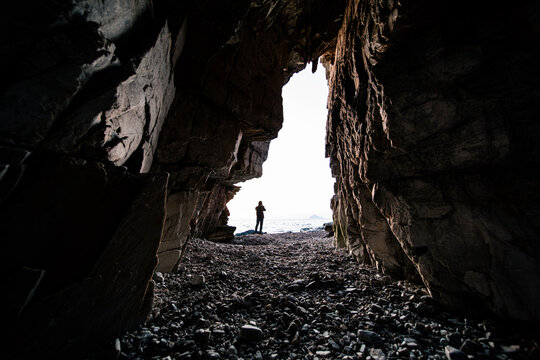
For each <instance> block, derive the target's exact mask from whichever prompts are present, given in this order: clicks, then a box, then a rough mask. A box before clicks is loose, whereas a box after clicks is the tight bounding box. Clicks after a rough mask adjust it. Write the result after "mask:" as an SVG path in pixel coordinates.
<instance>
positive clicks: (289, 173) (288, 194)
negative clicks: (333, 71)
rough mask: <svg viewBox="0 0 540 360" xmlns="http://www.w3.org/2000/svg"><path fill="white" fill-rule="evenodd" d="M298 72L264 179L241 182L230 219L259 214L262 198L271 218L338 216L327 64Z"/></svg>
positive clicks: (286, 94)
mask: <svg viewBox="0 0 540 360" xmlns="http://www.w3.org/2000/svg"><path fill="white" fill-rule="evenodd" d="M317 68H318V69H317V72H316V73H315V74H312V73H311V66H309V65H308V66H307V67H306V69H305V70H303V71H301V72H299V73H296V74H295V75H293V77H292V79H291V80H289V82H288V83H287V84H286V85H285V86H284V87H283V91H282V97H283V115H284V122H283V127H282V128H281V130H280V131H279V134H278V137H277V138H276V139H274V140H272V142H271V143H270V150H269V153H268V159H267V160H266V161H265V162H264V164H263V175H262V177H260V178H257V179H252V180H248V181H246V182H243V183H240V184H237V185H240V186H241V190H240V191H239V192H238V193H237V194H236V195H235V197H234V198H233V199H232V200H231V201H230V202H229V203H228V204H227V207H228V208H229V211H230V212H231V215H230V220H233V221H234V220H235V219H251V218H255V206H257V203H258V202H259V201H262V202H263V205H264V206H265V208H266V212H265V218H266V219H306V218H308V217H310V216H311V215H318V216H321V217H323V218H325V219H330V218H331V217H332V211H331V210H330V199H331V198H332V196H333V194H334V179H333V178H332V177H331V175H330V165H329V159H326V158H325V157H324V139H325V134H326V130H325V127H326V115H327V109H326V100H327V97H328V85H327V82H326V76H325V70H324V67H323V66H322V65H319V66H318V67H317Z"/></svg>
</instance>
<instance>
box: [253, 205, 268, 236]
mask: <svg viewBox="0 0 540 360" xmlns="http://www.w3.org/2000/svg"><path fill="white" fill-rule="evenodd" d="M265 211H266V209H265V208H264V206H263V203H262V201H259V205H258V206H257V207H256V208H255V212H256V213H257V223H256V224H255V233H257V227H259V226H260V227H259V234H262V227H263V221H264V212H265Z"/></svg>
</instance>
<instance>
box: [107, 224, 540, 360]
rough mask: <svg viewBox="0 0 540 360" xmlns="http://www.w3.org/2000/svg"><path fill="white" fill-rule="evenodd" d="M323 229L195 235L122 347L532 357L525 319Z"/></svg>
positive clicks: (148, 351) (183, 355) (342, 355)
mask: <svg viewBox="0 0 540 360" xmlns="http://www.w3.org/2000/svg"><path fill="white" fill-rule="evenodd" d="M325 234H326V233H325V232H324V231H315V232H305V233H285V234H264V235H247V236H243V237H237V238H236V239H235V240H234V242H233V243H229V244H220V243H213V242H209V241H206V240H200V239H194V240H191V241H190V243H189V245H188V248H187V250H186V253H185V256H184V258H183V262H182V266H181V268H180V269H179V270H178V272H177V273H172V274H159V273H157V274H156V276H155V280H156V295H155V304H154V311H153V313H152V315H151V317H150V319H149V321H148V322H147V323H146V324H145V325H144V326H141V327H140V328H138V329H136V330H135V331H132V332H129V333H127V334H125V335H124V336H123V337H122V338H121V339H120V348H121V354H120V359H163V360H165V359H167V360H169V359H324V358H327V359H374V360H380V359H447V358H448V359H467V358H486V359H499V360H505V359H535V358H536V359H538V358H540V350H539V343H538V340H537V338H536V335H531V334H530V332H527V331H524V328H523V327H521V328H520V327H519V326H516V325H515V324H513V325H512V326H509V325H508V324H501V323H498V322H497V321H494V320H486V319H480V320H479V319H470V318H463V317H461V316H459V315H455V314H450V313H447V312H445V311H443V310H442V309H441V308H439V307H438V306H437V305H436V304H434V303H433V302H432V301H431V299H430V298H429V297H428V296H427V294H426V292H425V290H423V289H422V288H420V287H418V286H415V285H412V284H410V283H407V282H404V281H393V280H391V279H390V278H389V277H387V276H384V275H381V274H380V273H378V272H377V271H376V270H375V269H373V268H371V267H367V266H364V265H360V264H358V263H356V262H355V261H353V260H352V259H351V257H350V256H349V255H348V254H347V253H346V252H345V251H342V250H336V249H334V247H333V244H332V239H330V238H325ZM529 331H530V330H529ZM518 333H523V334H525V335H523V334H521V335H518ZM117 346H118V341H117Z"/></svg>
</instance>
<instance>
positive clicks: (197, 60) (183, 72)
mask: <svg viewBox="0 0 540 360" xmlns="http://www.w3.org/2000/svg"><path fill="white" fill-rule="evenodd" d="M32 5H35V6H32V8H31V10H29V9H28V4H23V3H20V4H16V5H13V6H10V8H9V9H7V5H2V7H3V8H2V9H1V10H2V11H0V13H1V14H2V15H3V16H2V22H1V24H2V25H1V26H3V28H2V30H3V31H2V32H1V34H0V43H1V49H2V54H3V58H5V59H6V64H5V66H2V67H1V69H0V73H1V74H2V78H3V82H2V85H1V86H0V117H1V121H0V201H1V204H0V214H1V215H2V218H1V224H0V225H1V229H0V230H2V235H3V240H4V241H3V244H2V258H3V260H4V261H3V264H2V270H3V275H4V277H5V278H6V279H7V280H8V283H9V284H11V285H13V286H12V287H11V288H13V292H12V296H10V298H9V299H8V302H9V304H8V305H9V309H10V312H11V315H13V316H12V317H11V318H10V319H9V323H8V324H7V326H12V325H14V324H17V331H18V335H20V336H18V335H17V336H16V337H17V338H16V339H15V340H16V343H18V344H19V346H21V348H25V349H27V350H28V351H27V352H28V354H25V355H28V357H32V355H33V354H32V352H35V353H39V354H43V355H44V356H48V355H49V352H48V351H49V350H52V349H57V353H56V355H57V356H59V357H62V356H63V355H65V354H70V353H73V352H75V350H76V349H82V348H86V347H87V346H88V347H91V346H99V345H100V344H102V343H103V342H104V341H108V340H110V339H111V338H114V336H118V335H119V334H120V333H122V332H123V331H125V330H126V329H128V328H130V327H133V326H134V325H135V324H137V323H140V322H141V321H143V320H144V318H145V316H146V314H148V312H149V309H150V303H151V301H150V300H151V298H152V281H151V276H152V271H153V270H154V269H158V270H160V271H171V270H172V269H174V268H175V266H176V265H177V264H178V261H179V260H180V257H181V254H182V252H183V249H184V248H185V245H186V243H187V239H188V236H190V234H191V235H193V236H201V237H210V238H211V237H212V236H214V237H215V236H217V235H219V233H220V232H222V234H221V235H219V236H218V237H219V238H220V239H223V236H224V235H223V234H224V233H226V236H230V235H231V234H230V233H231V231H230V230H231V228H229V227H227V226H226V224H223V220H224V219H225V220H226V216H227V209H226V203H227V201H229V200H230V199H231V198H232V196H233V195H234V193H235V192H236V191H238V188H237V187H236V186H235V185H234V184H235V183H237V182H241V181H245V180H248V179H250V178H253V177H258V176H260V175H261V174H262V163H263V162H264V160H265V159H266V156H267V153H268V147H269V143H270V140H271V139H273V138H275V137H276V136H277V132H278V131H279V129H280V128H281V123H282V121H283V116H282V107H281V88H282V86H283V85H284V84H285V83H286V82H287V81H288V79H289V78H290V76H291V75H292V74H293V73H294V72H296V71H298V70H300V69H302V68H304V67H305V65H306V63H307V62H309V61H316V59H317V58H318V56H319V55H321V54H323V53H325V52H329V51H332V50H333V47H334V44H333V40H334V39H335V34H336V33H337V30H338V29H339V19H340V16H341V14H342V10H343V8H344V1H335V2H332V4H330V5H327V4H325V2H323V1H310V2H305V3H296V2H276V3H273V2H264V1H221V2H210V1H199V2H194V3H190V4H188V3H186V2H178V1H169V0H165V1H159V2H153V1H150V0H121V1H120V0H106V1H93V0H77V1H72V2H68V3H66V2H58V1H52V0H45V1H41V2H39V4H32ZM148 172H152V173H154V175H144V173H148ZM225 222H226V221H225ZM223 232H224V233H223ZM156 255H157V263H156ZM109 302H110V304H113V305H110V304H109ZM109 305H110V306H109ZM11 310H13V311H11ZM51 324H55V325H51ZM74 324H79V325H80V324H84V325H82V326H79V329H78V330H76V329H75V328H76V326H75V325H74ZM74 329H75V330H74ZM66 334H69V336H67V335H66ZM66 336H67V338H68V339H69V341H66V343H65V344H59V343H58V341H60V340H59V339H64V338H65V337H66Z"/></svg>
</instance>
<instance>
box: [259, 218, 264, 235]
mask: <svg viewBox="0 0 540 360" xmlns="http://www.w3.org/2000/svg"><path fill="white" fill-rule="evenodd" d="M263 221H264V218H262V219H261V227H260V228H259V233H261V234H262V226H263Z"/></svg>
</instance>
